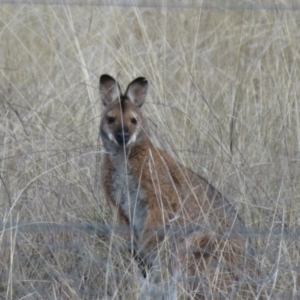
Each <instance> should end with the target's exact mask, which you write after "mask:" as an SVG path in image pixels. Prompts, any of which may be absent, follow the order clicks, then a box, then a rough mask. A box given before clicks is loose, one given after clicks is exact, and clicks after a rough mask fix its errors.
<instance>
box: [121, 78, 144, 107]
mask: <svg viewBox="0 0 300 300" xmlns="http://www.w3.org/2000/svg"><path fill="white" fill-rule="evenodd" d="M147 90H148V81H147V79H146V78H144V77H139V78H137V79H135V80H133V81H132V82H131V83H130V84H129V85H128V88H127V91H126V93H125V96H127V97H128V99H129V100H130V101H131V102H132V103H133V104H134V105H136V106H138V107H141V106H142V105H143V104H144V102H145V99H146V95H147Z"/></svg>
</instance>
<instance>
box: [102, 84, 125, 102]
mask: <svg viewBox="0 0 300 300" xmlns="http://www.w3.org/2000/svg"><path fill="white" fill-rule="evenodd" d="M120 96H121V90H120V87H119V85H118V83H117V82H116V81H115V80H114V79H112V80H109V81H106V82H104V83H100V97H101V100H102V102H103V104H104V105H108V104H110V103H112V102H114V101H116V100H117V99H119V98H120Z"/></svg>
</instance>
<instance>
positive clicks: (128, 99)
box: [100, 75, 244, 276]
mask: <svg viewBox="0 0 300 300" xmlns="http://www.w3.org/2000/svg"><path fill="white" fill-rule="evenodd" d="M147 89H148V82H147V80H146V79H145V78H143V77H139V78H137V79H135V80H134V81H132V82H131V83H130V84H129V85H128V87H127V90H126V92H125V93H124V94H122V92H121V89H120V86H119V84H118V83H117V81H116V80H115V79H114V78H112V77H111V76H109V75H102V76H101V77H100V97H101V100H102V103H103V112H102V119H101V125H100V135H101V138H102V141H103V145H104V148H105V154H104V161H103V165H102V184H103V187H104V190H105V193H106V196H107V198H108V200H109V202H110V203H112V204H113V205H114V206H115V207H116V208H117V211H118V212H117V213H118V218H119V222H120V224H124V225H126V226H129V228H130V229H131V232H132V236H133V238H132V240H133V244H134V250H135V253H139V255H140V256H141V257H142V259H143V260H144V261H145V262H146V263H147V264H148V265H150V266H151V264H152V263H153V257H155V254H153V253H155V249H157V247H158V244H159V243H160V242H161V241H162V240H163V238H164V234H165V235H166V232H167V231H168V230H170V228H172V229H173V233H174V236H176V239H174V240H176V241H177V242H178V245H177V246H176V249H177V251H178V253H179V257H178V261H179V262H180V263H181V268H183V269H184V268H185V267H184V266H186V268H187V269H188V270H187V271H186V272H187V274H190V275H193V276H194V275H195V274H198V273H199V269H200V270H205V269H206V268H207V267H208V265H209V262H211V261H212V260H216V261H217V260H218V257H221V256H222V258H223V259H225V261H226V262H227V263H228V264H232V263H233V261H234V260H235V258H236V257H238V256H239V255H240V253H241V248H240V245H239V243H238V242H236V239H235V238H233V239H231V240H230V238H227V237H226V236H229V235H228V234H229V233H231V232H232V231H238V230H237V229H239V228H241V227H243V226H244V224H243V221H242V220H241V219H240V217H239V216H238V215H237V213H236V211H235V210H234V208H233V206H232V205H231V204H230V203H229V202H228V201H227V199H226V198H225V197H223V196H222V194H221V193H220V192H218V191H217V190H216V189H215V188H214V187H213V186H212V185H211V184H210V183H209V182H208V181H207V180H205V179H204V178H202V177H200V176H199V175H197V174H196V173H194V172H192V171H191V170H190V169H188V168H186V167H184V166H183V165H181V164H179V163H178V162H177V161H175V160H174V159H173V158H172V157H171V156H169V155H168V154H167V153H166V152H164V151H162V150H160V149H158V148H157V147H155V146H154V145H153V144H152V142H151V140H150V137H149V130H148V126H147V122H146V119H145V118H144V116H143V113H142V106H143V104H144V102H145V98H146V95H147ZM162 228H163V231H162V232H164V234H162V235H161V234H158V232H160V230H161V229H162ZM158 235H159V236H158ZM149 249H151V250H149ZM151 251H152V252H151ZM150 253H152V254H153V255H154V256H151V255H150ZM191 257H192V258H191ZM197 271H198V273H197ZM145 274H146V273H145ZM145 274H144V275H145Z"/></svg>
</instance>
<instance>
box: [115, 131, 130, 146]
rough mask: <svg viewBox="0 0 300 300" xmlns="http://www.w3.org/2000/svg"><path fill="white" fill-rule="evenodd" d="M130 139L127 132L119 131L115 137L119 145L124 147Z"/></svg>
mask: <svg viewBox="0 0 300 300" xmlns="http://www.w3.org/2000/svg"><path fill="white" fill-rule="evenodd" d="M129 139H130V135H129V132H128V131H124V130H119V131H118V132H117V135H116V140H117V142H118V144H119V145H126V144H127V143H128V141H129Z"/></svg>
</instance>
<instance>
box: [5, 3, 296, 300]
mask: <svg viewBox="0 0 300 300" xmlns="http://www.w3.org/2000/svg"><path fill="white" fill-rule="evenodd" d="M299 32H300V11H292V10H285V11H283V10H282V11H281V10H279V11H278V10H259V9H258V10H242V9H241V10H222V9H207V10H205V9H203V10H201V9H182V8H181V9H175V8H166V7H165V8H141V7H140V8H133V7H129V8H124V7H123V8H121V7H107V6H106V7H101V6H99V7H95V6H62V5H57V6H55V5H52V6H50V5H28V6H24V5H8V4H7V5H5V4H1V6H0V41H1V50H0V106H1V110H0V141H1V148H0V159H1V160H0V162H1V169H0V176H1V177H0V195H1V196H0V216H1V218H2V228H3V229H2V230H1V231H0V247H1V258H0V298H3V299H136V298H137V297H138V294H139V284H140V280H141V278H140V275H139V272H138V270H137V267H136V265H135V263H134V262H133V261H132V260H131V258H130V256H129V255H127V253H126V252H124V251H122V250H121V246H120V245H121V242H118V241H117V239H118V237H117V236H112V237H111V238H108V237H107V236H106V235H104V234H103V235H101V236H100V238H99V237H97V236H96V235H95V234H94V233H93V227H91V226H90V227H88V226H86V224H92V225H93V226H97V225H98V224H112V223H113V218H112V212H111V211H110V209H109V207H107V205H106V202H105V199H104V197H103V194H102V191H101V186H100V182H99V177H100V172H101V151H102V148H101V143H100V141H99V139H98V134H99V133H98V126H99V122H100V115H101V104H100V99H99V95H98V80H99V76H100V75H101V74H103V73H108V74H110V75H112V76H114V77H116V78H117V79H118V81H119V82H121V84H122V85H123V87H124V88H125V85H127V84H128V83H129V82H130V81H131V80H132V79H134V78H135V77H138V76H144V77H146V78H147V79H148V81H149V83H150V91H149V97H148V101H147V103H148V104H147V107H146V110H147V117H148V119H149V123H150V125H151V130H152V135H153V140H154V141H155V143H156V144H157V145H159V146H160V147H162V148H164V149H165V150H166V151H168V152H169V153H171V154H172V155H173V156H174V157H175V158H176V159H177V160H179V161H181V162H182V163H184V164H185V165H186V166H189V167H191V168H193V169H194V170H195V171H197V172H198V173H199V174H201V175H202V176H204V177H206V178H207V179H208V180H209V181H210V182H212V183H213V184H214V185H215V186H217V187H218V188H219V189H220V190H221V191H222V192H223V193H224V194H225V195H227V196H228V197H229V198H230V199H231V200H232V201H233V203H234V205H235V207H236V208H237V209H238V210H239V212H240V214H241V216H242V217H243V218H244V220H245V221H246V223H247V225H248V227H249V228H250V231H251V233H249V235H251V238H252V240H253V242H254V245H255V258H256V259H257V261H259V266H260V267H259V270H256V272H255V274H254V275H253V276H252V278H250V279H249V281H251V280H252V282H253V283H255V286H256V287H255V291H253V294H252V295H251V296H249V298H250V299H255V298H256V299H258V298H259V297H261V298H264V299H285V298H289V299H298V298H299V296H300V292H299V290H298V289H299V286H300V275H299V270H300V263H299V260H300V257H299V253H300V252H299V247H300V245H299V237H298V236H297V231H298V233H299V223H300V205H299V204H300V196H299V193H300V184H299V177H300V165H299V159H300V155H299V153H300V107H299V105H300V104H299V95H300V85H299V82H300V78H299V77H300V71H299V70H300V57H299V53H300V52H299ZM27 223H33V224H31V226H27V227H26V226H25V225H24V224H27ZM50 224H51V225H50ZM66 224H67V225H66ZM72 224H73V225H72ZM18 225H19V226H18ZM53 225H55V226H56V227H55V226H53ZM116 245H118V246H116ZM214 298H216V297H214Z"/></svg>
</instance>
